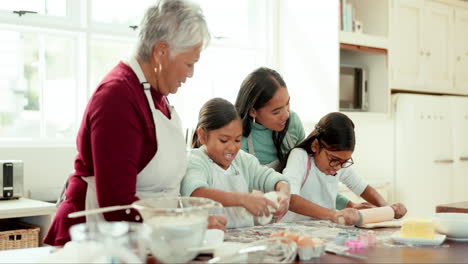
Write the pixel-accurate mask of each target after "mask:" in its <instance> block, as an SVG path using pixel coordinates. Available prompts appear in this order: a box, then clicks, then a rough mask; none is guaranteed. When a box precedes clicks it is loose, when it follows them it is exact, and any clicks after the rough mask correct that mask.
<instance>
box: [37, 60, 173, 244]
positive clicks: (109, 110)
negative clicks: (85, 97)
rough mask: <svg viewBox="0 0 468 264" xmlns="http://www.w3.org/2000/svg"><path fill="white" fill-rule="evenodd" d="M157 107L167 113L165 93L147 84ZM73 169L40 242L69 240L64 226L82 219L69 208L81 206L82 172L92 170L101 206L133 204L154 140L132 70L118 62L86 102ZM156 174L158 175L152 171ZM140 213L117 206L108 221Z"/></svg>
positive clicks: (154, 148)
mask: <svg viewBox="0 0 468 264" xmlns="http://www.w3.org/2000/svg"><path fill="white" fill-rule="evenodd" d="M151 95H152V98H153V102H154V104H155V107H156V109H159V110H160V111H161V112H162V113H163V114H164V115H166V116H167V117H168V118H170V116H169V115H170V113H169V110H168V108H167V104H166V100H167V99H166V97H165V96H163V95H162V94H160V93H159V92H157V91H156V90H155V89H151ZM76 144H77V149H78V155H77V156H76V158H75V173H74V174H73V175H72V176H70V178H69V185H68V188H67V191H66V197H67V199H66V200H65V201H64V202H62V204H61V205H60V207H59V208H58V210H57V213H56V215H55V217H54V220H53V222H52V224H51V226H50V228H49V231H48V233H47V235H46V237H45V238H44V243H46V244H49V245H55V246H60V245H64V244H65V243H66V242H68V241H70V235H69V233H68V229H69V228H70V227H71V226H72V225H74V224H77V223H83V222H85V217H81V218H75V219H71V218H68V214H69V213H72V212H76V211H81V210H84V209H85V197H86V188H87V184H86V182H85V181H83V180H82V179H81V176H95V180H96V189H97V199H98V203H99V206H100V207H105V206H112V205H126V204H131V203H133V202H134V201H136V200H138V199H139V198H138V197H137V196H136V180H137V174H138V173H139V172H140V171H142V170H143V168H144V167H145V166H146V165H147V164H148V163H149V161H150V160H151V159H152V158H153V157H154V155H155V154H156V151H157V140H156V133H155V124H154V121H153V116H152V113H151V110H150V108H149V105H148V100H147V99H146V95H145V93H144V91H143V88H142V86H141V85H140V82H139V80H138V78H137V76H136V74H135V73H134V72H133V70H132V69H131V68H130V67H129V66H128V65H126V64H125V63H123V62H120V63H119V64H118V65H117V66H116V67H115V68H114V69H112V70H111V72H110V73H109V74H107V76H106V77H105V78H104V80H103V81H102V82H101V83H100V84H99V86H98V87H97V89H96V91H95V92H94V94H93V96H92V97H91V99H90V101H89V103H88V106H87V107H86V110H85V113H84V116H83V120H82V123H81V126H80V130H79V131H78V136H77V140H76ZM155 176H157V175H155ZM137 215H138V213H137V212H136V211H134V210H132V212H131V213H130V214H126V213H125V212H124V211H115V212H112V213H106V214H104V217H105V218H106V220H108V221H136V219H135V217H136V216H137Z"/></svg>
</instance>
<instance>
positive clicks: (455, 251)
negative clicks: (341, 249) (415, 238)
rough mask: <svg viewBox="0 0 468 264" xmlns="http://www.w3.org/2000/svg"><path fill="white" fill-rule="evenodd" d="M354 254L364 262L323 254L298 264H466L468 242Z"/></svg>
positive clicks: (378, 248)
mask: <svg viewBox="0 0 468 264" xmlns="http://www.w3.org/2000/svg"><path fill="white" fill-rule="evenodd" d="M356 254H359V255H363V256H366V257H367V259H366V260H359V259H354V258H348V257H342V256H336V255H332V254H328V253H327V254H325V255H323V256H322V257H321V258H319V259H316V260H311V261H298V263H467V262H468V242H453V241H446V242H444V244H443V245H442V246H441V247H393V248H383V247H377V248H367V249H364V250H362V251H361V252H356Z"/></svg>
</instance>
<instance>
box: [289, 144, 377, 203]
mask: <svg viewBox="0 0 468 264" xmlns="http://www.w3.org/2000/svg"><path fill="white" fill-rule="evenodd" d="M308 158H309V155H308V154H307V152H306V151H305V150H304V149H301V148H295V149H293V150H292V151H291V153H290V154H289V158H288V163H287V165H286V168H285V169H284V170H283V175H284V176H286V177H287V178H288V179H289V181H290V185H291V194H296V195H300V196H301V197H302V198H304V199H307V200H309V201H311V202H313V203H315V204H317V205H320V206H323V207H326V208H328V209H333V210H336V205H335V203H336V195H337V193H338V183H339V182H342V183H343V184H345V185H346V186H347V187H348V188H349V189H350V190H351V191H352V192H353V193H355V194H356V195H358V196H360V195H361V194H362V192H364V190H365V189H366V187H367V185H368V184H367V182H366V181H364V180H363V179H361V178H360V177H359V176H357V175H356V173H354V171H353V170H352V169H351V168H342V169H340V170H339V171H338V172H337V174H336V176H332V175H327V174H325V173H323V172H322V171H320V169H319V168H317V166H316V165H315V160H314V158H313V157H312V158H311V159H312V160H311V168H310V172H309V177H308V178H307V181H306V182H305V184H304V186H303V187H302V189H301V185H302V183H303V182H304V178H305V176H306V172H307V159H308Z"/></svg>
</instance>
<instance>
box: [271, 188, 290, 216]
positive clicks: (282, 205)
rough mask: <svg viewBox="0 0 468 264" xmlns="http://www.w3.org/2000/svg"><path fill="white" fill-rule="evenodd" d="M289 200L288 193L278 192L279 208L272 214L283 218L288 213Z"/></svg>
mask: <svg viewBox="0 0 468 264" xmlns="http://www.w3.org/2000/svg"><path fill="white" fill-rule="evenodd" d="M290 198H291V194H290V193H287V194H285V193H283V192H278V203H279V207H278V209H277V210H276V212H274V213H273V215H276V216H283V215H285V214H286V213H287V212H288V209H289V200H290Z"/></svg>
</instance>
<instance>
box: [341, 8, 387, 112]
mask: <svg viewBox="0 0 468 264" xmlns="http://www.w3.org/2000/svg"><path fill="white" fill-rule="evenodd" d="M342 3H346V5H351V6H352V8H351V9H352V10H353V11H352V17H353V20H355V21H359V22H360V23H361V24H362V32H344V31H341V32H340V34H339V37H340V38H339V40H340V46H341V49H340V64H341V65H347V66H355V67H358V68H363V69H365V71H366V74H367V87H366V89H367V97H368V100H369V101H368V109H367V111H368V112H371V113H388V112H389V108H390V107H389V106H390V89H389V86H388V56H387V55H388V32H389V13H390V12H389V10H390V0H346V1H342ZM341 6H342V7H343V4H342V5H341ZM343 98H346V94H345V93H343V92H340V94H339V100H341V99H343ZM340 110H341V111H353V110H350V109H345V108H340ZM358 111H360V110H358Z"/></svg>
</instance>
